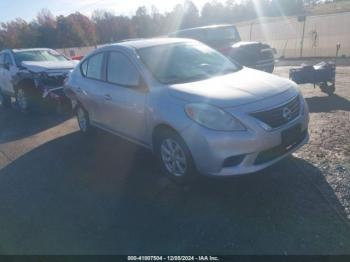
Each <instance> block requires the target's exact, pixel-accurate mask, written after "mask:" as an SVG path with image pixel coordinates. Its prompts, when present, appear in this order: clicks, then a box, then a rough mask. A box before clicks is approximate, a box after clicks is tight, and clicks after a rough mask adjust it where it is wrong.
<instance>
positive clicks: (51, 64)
mask: <svg viewBox="0 0 350 262" xmlns="http://www.w3.org/2000/svg"><path fill="white" fill-rule="evenodd" d="M76 65H77V62H76V61H72V60H69V59H68V58H66V57H65V56H64V55H62V54H60V53H58V52H56V51H55V50H52V49H46V48H40V49H12V50H10V49H8V50H3V51H1V52H0V95H1V97H2V104H3V105H4V106H8V107H9V106H11V97H15V99H16V103H17V105H18V107H19V109H20V110H21V111H22V112H27V111H29V110H31V109H34V108H37V107H39V106H40V105H42V104H43V102H44V101H45V100H54V101H55V102H58V103H65V102H66V101H68V102H69V100H68V99H67V98H66V96H65V95H64V93H63V82H64V80H65V79H66V77H67V76H68V73H69V72H70V71H71V70H72V69H73V68H74V67H75V66H76Z"/></svg>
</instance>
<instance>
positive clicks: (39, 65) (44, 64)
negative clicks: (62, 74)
mask: <svg viewBox="0 0 350 262" xmlns="http://www.w3.org/2000/svg"><path fill="white" fill-rule="evenodd" d="M77 64H78V62H77V61H73V60H69V61H40V62H32V61H23V62H22V66H23V67H25V68H27V69H28V70H30V71H32V72H34V73H40V72H45V71H52V70H57V71H58V70H64V71H67V70H70V69H73V68H74V67H75V66H76V65H77Z"/></svg>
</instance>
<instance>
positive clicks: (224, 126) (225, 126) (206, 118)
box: [185, 104, 246, 131]
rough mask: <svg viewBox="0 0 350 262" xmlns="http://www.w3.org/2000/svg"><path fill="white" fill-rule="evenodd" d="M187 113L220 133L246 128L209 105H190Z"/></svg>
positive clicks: (230, 116)
mask: <svg viewBox="0 0 350 262" xmlns="http://www.w3.org/2000/svg"><path fill="white" fill-rule="evenodd" d="M185 111H186V113H187V115H188V117H189V118H191V119H192V120H193V121H195V122H196V123H198V124H200V125H202V126H205V127H207V128H209V129H214V130H218V131H244V130H246V128H245V127H244V126H243V125H242V124H241V123H240V122H239V121H238V120H237V119H235V118H234V117H233V116H232V115H230V114H228V113H226V112H225V111H223V110H222V109H220V108H217V107H215V106H211V105H208V104H189V105H186V108H185Z"/></svg>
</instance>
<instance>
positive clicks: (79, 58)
mask: <svg viewBox="0 0 350 262" xmlns="http://www.w3.org/2000/svg"><path fill="white" fill-rule="evenodd" d="M83 58H84V56H83V55H77V56H73V57H72V60H77V61H80V60H81V59H83Z"/></svg>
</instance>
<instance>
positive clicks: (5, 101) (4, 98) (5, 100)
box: [0, 92, 11, 108]
mask: <svg viewBox="0 0 350 262" xmlns="http://www.w3.org/2000/svg"><path fill="white" fill-rule="evenodd" d="M0 99H1V104H2V106H3V107H6V108H10V107H11V97H10V96H8V95H5V94H2V93H1V92H0Z"/></svg>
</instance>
